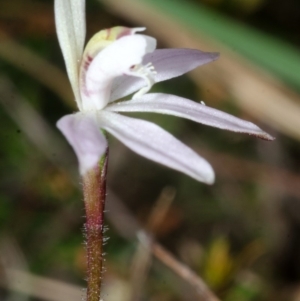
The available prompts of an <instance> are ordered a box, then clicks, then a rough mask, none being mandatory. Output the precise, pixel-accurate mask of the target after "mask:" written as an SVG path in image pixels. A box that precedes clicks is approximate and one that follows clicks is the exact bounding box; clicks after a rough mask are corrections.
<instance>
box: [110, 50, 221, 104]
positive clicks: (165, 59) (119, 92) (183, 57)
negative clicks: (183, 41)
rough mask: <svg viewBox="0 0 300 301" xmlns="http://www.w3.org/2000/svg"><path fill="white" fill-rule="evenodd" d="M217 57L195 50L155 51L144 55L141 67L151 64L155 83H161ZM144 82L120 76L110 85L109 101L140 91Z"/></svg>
mask: <svg viewBox="0 0 300 301" xmlns="http://www.w3.org/2000/svg"><path fill="white" fill-rule="evenodd" d="M218 57H219V54H218V53H215V52H202V51H200V50H195V49H185V48H181V49H180V48H179V49H157V50H155V51H154V52H152V53H148V54H146V55H145V57H144V59H143V65H146V64H148V63H152V64H153V66H154V68H155V71H156V72H157V74H156V75H155V77H154V80H155V82H161V81H164V80H168V79H171V78H173V77H177V76H180V75H182V74H184V73H187V72H189V71H191V70H193V69H195V68H197V67H199V66H201V65H204V64H207V63H209V62H212V61H214V60H216V59H217V58H218ZM143 85H144V81H143V80H141V79H139V78H136V77H132V76H126V75H124V76H121V77H119V78H116V79H115V80H114V82H113V85H112V93H111V98H110V101H115V100H117V99H120V98H122V97H125V96H127V95H129V94H131V93H134V92H135V91H137V90H139V89H141V88H142V87H143Z"/></svg>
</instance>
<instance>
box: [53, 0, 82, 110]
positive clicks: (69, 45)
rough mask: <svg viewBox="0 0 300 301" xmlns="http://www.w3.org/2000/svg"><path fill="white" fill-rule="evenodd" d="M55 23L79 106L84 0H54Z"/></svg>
mask: <svg viewBox="0 0 300 301" xmlns="http://www.w3.org/2000/svg"><path fill="white" fill-rule="evenodd" d="M54 10H55V24H56V32H57V36H58V41H59V44H60V47H61V50H62V53H63V57H64V60H65V64H66V68H67V73H68V76H69V79H70V82H71V86H72V89H73V91H74V94H75V99H76V102H77V103H78V105H79V106H80V103H79V102H80V96H79V84H78V74H79V64H80V61H81V57H82V52H83V46H84V40H85V32H86V25H85V0H76V1H74V0H55V3H54Z"/></svg>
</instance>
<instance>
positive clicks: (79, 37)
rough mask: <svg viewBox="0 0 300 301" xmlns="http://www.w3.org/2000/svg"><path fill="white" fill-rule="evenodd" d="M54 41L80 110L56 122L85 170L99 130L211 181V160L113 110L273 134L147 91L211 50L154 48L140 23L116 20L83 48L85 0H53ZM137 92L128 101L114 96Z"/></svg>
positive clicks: (100, 140)
mask: <svg viewBox="0 0 300 301" xmlns="http://www.w3.org/2000/svg"><path fill="white" fill-rule="evenodd" d="M55 22H56V30H57V35H58V40H59V43H60V47H61V49H62V53H63V57H64V60H65V63H66V68H67V73H68V76H69V79H70V82H71V86H72V89H73V92H74V95H75V101H76V103H77V106H78V109H79V112H77V113H75V114H71V115H66V116H64V117H62V118H61V119H60V120H59V121H58V123H57V126H58V128H59V129H60V130H61V131H62V133H63V134H64V135H65V137H66V138H67V140H68V141H69V143H70V144H71V146H72V147H73V149H74V151H75V153H76V155H77V157H78V161H79V167H80V172H81V174H82V175H84V174H85V173H86V172H87V171H88V170H89V169H91V168H93V167H94V166H96V165H97V163H98V162H99V159H100V158H101V156H102V155H103V153H104V152H105V150H106V147H107V141H106V138H105V137H104V135H103V134H102V132H101V130H100V129H104V130H105V131H107V132H109V133H111V134H112V135H114V136H115V137H116V138H117V139H119V140H120V141H121V142H123V143H124V144H125V145H126V146H127V147H129V148H130V149H131V150H133V151H134V152H136V153H138V154H139V155H141V156H144V157H146V158H148V159H150V160H153V161H156V162H158V163H161V164H163V165H166V166H168V167H171V168H173V169H175V170H178V171H181V172H183V173H185V174H187V175H189V176H191V177H192V178H194V179H196V180H198V181H201V182H205V183H212V182H213V181H214V172H213V169H212V168H211V166H210V164H209V163H208V162H207V161H206V160H204V159H203V158H201V157H200V156H199V155H198V154H197V153H196V152H194V151H193V150H191V149H190V148H189V147H187V146H186V145H185V144H183V143H182V142H180V141H179V140H177V139H176V138H175V137H173V136H172V135H170V134H169V133H168V132H166V131H164V130H163V129H162V128H160V127H158V126H157V125H155V124H153V123H151V122H148V121H144V120H140V119H135V118H131V117H126V116H123V115H120V114H119V112H155V113H162V114H170V115H175V116H178V117H182V118H187V119H190V120H193V121H196V122H198V123H202V124H206V125H210V126H214V127H218V128H221V129H225V130H231V131H234V132H241V133H248V134H250V135H255V136H258V137H260V138H263V139H268V140H269V139H270V140H271V139H272V137H271V136H269V135H268V134H267V133H265V132H263V131H262V130H261V129H260V128H258V127H257V126H256V125H254V124H252V123H250V122H247V121H243V120H241V119H239V118H236V117H233V116H231V115H229V114H226V113H223V112H221V111H218V110H215V109H213V108H210V107H208V106H205V105H203V104H200V103H196V102H194V101H191V100H188V99H185V98H182V97H178V96H174V95H169V94H162V93H147V92H148V91H149V90H150V88H151V87H152V85H153V84H154V83H156V82H160V81H164V80H167V79H171V78H173V77H177V76H180V75H182V74H184V73H186V72H188V71H190V70H192V69H194V68H196V67H198V66H201V65H203V64H206V63H208V62H211V61H214V60H216V59H217V58H218V54H217V53H208V52H202V51H199V50H192V49H158V50H156V40H155V39H154V38H152V37H149V36H146V35H142V34H138V32H140V31H142V30H144V28H133V29H131V28H125V27H114V28H111V29H106V30H102V31H100V32H99V33H97V34H96V35H94V36H93V37H92V39H91V40H90V41H89V42H88V44H87V46H86V48H85V50H83V47H84V40H85V0H55ZM132 93H135V94H134V95H133V97H132V99H131V100H127V101H122V102H116V100H118V99H120V98H123V97H125V96H128V95H130V94H132Z"/></svg>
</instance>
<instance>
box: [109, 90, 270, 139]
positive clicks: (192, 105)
mask: <svg viewBox="0 0 300 301" xmlns="http://www.w3.org/2000/svg"><path fill="white" fill-rule="evenodd" d="M105 110H108V111H112V112H153V113H162V114H169V115H174V116H178V117H181V118H186V119H190V120H193V121H195V122H198V123H202V124H205V125H209V126H213V127H216V128H220V129H224V130H229V131H233V132H239V133H246V134H249V135H254V136H257V137H259V138H261V139H265V140H273V139H274V138H273V137H272V136H270V135H269V134H267V133H266V132H264V131H263V130H261V129H260V128H259V127H258V126H256V125H255V124H253V123H251V122H249V121H245V120H242V119H239V118H237V117H234V116H232V115H230V114H227V113H225V112H222V111H219V110H216V109H213V108H210V107H208V106H206V105H204V104H201V103H196V102H194V101H191V100H189V99H186V98H182V97H179V96H175V95H170V94H162V93H153V94H145V95H143V96H142V97H140V98H139V99H134V100H130V101H123V102H119V103H116V104H111V105H109V106H108V107H107V108H106V109H105Z"/></svg>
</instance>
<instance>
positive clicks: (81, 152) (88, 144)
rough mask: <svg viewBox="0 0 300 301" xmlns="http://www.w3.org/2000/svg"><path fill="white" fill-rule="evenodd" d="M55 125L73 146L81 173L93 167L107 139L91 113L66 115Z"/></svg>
mask: <svg viewBox="0 0 300 301" xmlns="http://www.w3.org/2000/svg"><path fill="white" fill-rule="evenodd" d="M57 127H58V128H59V129H60V130H61V132H62V133H63V134H64V136H65V137H66V139H67V140H68V142H69V143H70V144H71V146H72V147H73V149H74V151H75V153H76V155H77V158H78V161H79V170H80V173H81V175H84V174H85V173H86V172H87V171H88V170H90V169H91V168H93V167H95V166H96V165H97V163H98V162H99V160H100V158H101V156H102V155H103V154H104V152H105V150H106V148H107V141H106V139H105V137H104V136H103V134H102V133H101V131H100V129H99V127H98V125H97V123H96V122H95V120H94V118H93V116H92V115H91V114H87V113H86V114H84V113H77V114H72V115H66V116H64V117H62V118H61V119H60V120H59V121H58V122H57Z"/></svg>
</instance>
